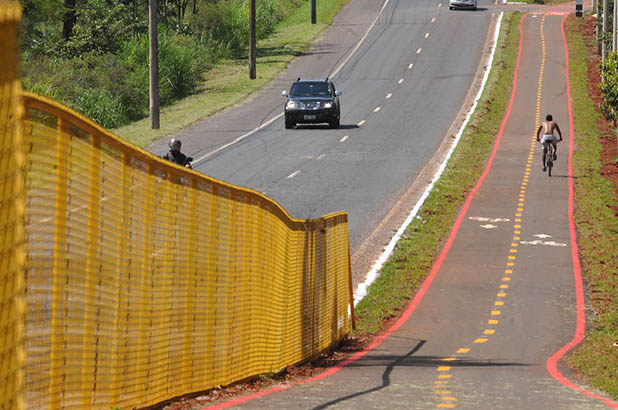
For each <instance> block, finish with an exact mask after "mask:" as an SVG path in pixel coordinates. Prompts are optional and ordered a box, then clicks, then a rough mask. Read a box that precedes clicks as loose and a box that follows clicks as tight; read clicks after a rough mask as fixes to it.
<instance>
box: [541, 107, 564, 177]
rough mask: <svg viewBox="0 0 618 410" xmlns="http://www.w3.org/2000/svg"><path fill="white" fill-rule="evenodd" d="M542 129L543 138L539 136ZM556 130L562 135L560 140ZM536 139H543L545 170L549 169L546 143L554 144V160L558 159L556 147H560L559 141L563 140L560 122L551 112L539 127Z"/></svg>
mask: <svg viewBox="0 0 618 410" xmlns="http://www.w3.org/2000/svg"><path fill="white" fill-rule="evenodd" d="M541 130H542V131H543V138H539V135H541ZM554 131H558V135H559V136H560V139H559V140H556V136H555V135H554ZM536 140H537V141H541V144H543V171H547V166H546V158H545V157H546V156H547V147H546V146H545V143H547V142H551V143H552V144H553V145H554V158H553V159H554V161H555V160H556V159H558V155H556V149H557V148H558V147H557V145H558V142H559V141H562V131H560V127H559V126H558V123H557V122H556V121H554V118H553V117H552V115H551V114H547V116H546V117H545V121H543V123H542V124H541V125H539V129H538V130H536Z"/></svg>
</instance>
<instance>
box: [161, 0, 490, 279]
mask: <svg viewBox="0 0 618 410" xmlns="http://www.w3.org/2000/svg"><path fill="white" fill-rule="evenodd" d="M480 4H481V8H480V9H479V11H478V12H466V11H461V12H450V11H449V10H448V6H447V5H448V3H446V2H445V0H419V1H413V2H410V1H402V0H386V1H384V2H376V1H373V0H352V1H350V3H348V5H347V6H346V7H344V8H343V9H342V11H341V12H340V13H339V15H338V16H337V17H336V18H335V20H334V23H333V25H332V26H331V27H329V28H328V29H327V30H326V31H325V32H324V33H323V34H322V35H321V36H320V38H319V39H318V41H316V43H315V44H314V45H313V46H312V47H311V48H310V50H309V51H308V52H307V53H306V54H305V55H303V56H301V57H299V58H297V59H296V60H295V61H294V62H293V63H292V64H291V65H290V66H289V67H288V69H286V70H285V71H284V72H283V73H281V75H279V76H278V77H277V78H276V79H275V80H274V82H273V83H272V84H271V85H270V86H268V87H266V89H264V90H262V91H261V92H259V93H257V95H255V96H253V97H252V98H251V99H250V100H249V101H248V102H246V103H243V104H242V105H240V106H238V107H234V108H233V109H229V110H226V111H225V112H222V113H220V114H218V115H215V116H213V117H212V118H209V119H207V120H205V121H202V122H199V123H197V124H195V125H194V126H192V127H189V128H188V129H186V130H185V131H183V132H182V134H181V135H179V136H180V138H181V139H182V141H183V144H184V145H183V151H185V152H186V153H187V154H189V155H191V156H193V157H195V158H199V157H200V156H203V155H205V154H207V153H209V152H211V151H213V150H216V149H218V148H219V147H221V146H223V145H225V144H226V143H229V142H230V141H232V140H234V139H236V138H237V137H239V136H241V135H243V134H246V133H247V132H249V131H251V130H253V129H254V128H256V127H258V126H260V124H263V123H264V122H267V121H268V120H269V119H271V118H272V117H275V116H276V115H278V114H280V113H281V112H282V110H283V104H284V102H285V100H284V98H283V97H282V96H281V91H282V90H284V89H289V87H290V85H291V83H292V81H293V79H295V78H297V77H299V76H302V77H325V76H328V75H331V74H332V73H333V72H335V71H337V69H338V68H339V67H340V66H341V64H342V63H345V64H344V65H343V67H342V68H341V69H340V70H338V71H337V73H336V74H335V75H334V77H332V78H333V80H334V82H335V85H336V87H337V88H338V89H340V90H342V91H343V93H344V94H343V96H342V125H341V128H340V129H337V130H330V129H328V128H327V127H326V126H301V127H299V128H298V129H295V130H285V129H284V125H283V120H282V119H281V118H279V119H278V120H276V121H274V122H272V123H271V124H269V125H268V126H266V127H265V128H264V129H262V130H261V131H259V132H256V133H254V134H252V135H250V136H249V137H247V138H245V139H244V140H242V141H241V142H239V143H237V144H235V145H233V146H230V147H229V148H227V149H225V150H222V151H220V152H218V153H217V154H216V155H213V156H210V157H209V158H207V159H206V160H204V161H202V162H199V163H198V164H197V166H196V169H197V170H199V171H202V172H204V173H206V174H208V175H211V176H214V177H216V178H219V179H222V180H225V181H227V182H231V183H233V184H237V185H241V186H246V187H249V188H253V189H256V190H258V191H261V192H263V193H265V194H266V195H268V196H270V197H271V198H273V199H275V200H276V201H278V202H279V203H280V204H281V205H282V206H283V207H284V208H285V209H286V210H287V211H288V212H289V213H290V214H291V215H292V216H294V217H297V218H314V217H318V216H321V215H324V214H327V213H330V212H334V211H339V210H346V211H348V212H349V216H350V219H349V221H350V225H349V230H350V242H351V251H352V253H353V255H355V252H356V251H358V250H359V248H360V247H361V244H362V243H363V241H365V240H366V239H367V238H368V237H369V236H370V235H371V233H372V232H373V231H374V230H375V228H376V226H378V224H379V223H380V222H381V221H382V220H383V219H384V218H385V216H386V215H387V214H388V213H389V212H390V211H391V210H392V208H393V204H394V203H395V202H396V201H397V200H398V199H399V198H400V197H401V196H402V195H404V194H405V193H406V191H407V190H408V188H409V187H410V186H411V185H412V183H413V182H414V181H415V179H416V178H417V176H418V175H419V173H420V171H421V170H422V169H423V167H424V166H425V165H426V164H427V162H428V161H429V160H430V158H431V157H432V156H433V155H434V153H436V150H437V149H438V147H439V146H440V144H441V143H442V141H443V140H444V139H445V137H446V135H447V131H448V130H449V127H450V126H451V123H452V122H453V121H454V120H455V118H456V117H457V114H458V113H459V111H460V109H461V107H462V104H463V102H464V99H465V97H466V95H467V93H468V90H469V89H470V86H471V83H472V80H473V78H474V77H475V74H476V72H477V68H478V65H479V60H480V57H481V55H482V53H483V51H484V44H485V40H486V38H487V36H488V31H489V26H490V23H491V21H492V15H491V12H489V11H488V10H487V9H484V8H483V6H482V5H483V4H484V3H483V1H481V3H480ZM445 5H446V6H445ZM383 6H384V9H383V10H382V12H381V14H380V10H381V9H382V8H383ZM378 15H379V18H378V19H377V21H376V23H375V26H373V28H372V29H371V31H370V32H369V33H368V35H367V37H366V38H365V39H364V40H363V42H362V44H361V46H360V48H358V50H354V49H355V45H356V44H357V43H358V41H359V39H361V38H362V37H363V36H364V35H365V33H366V32H367V29H368V28H369V27H370V26H371V24H372V23H373V22H374V19H375V18H376V16H378ZM353 51H354V53H353V54H352V52H353ZM258 71H259V67H258ZM164 144H165V141H160V142H159V143H157V144H155V145H153V146H152V147H151V150H153V151H154V152H164V150H165V148H164ZM406 206H407V208H406V207H403V208H405V209H402V210H401V212H400V214H401V215H399V219H397V218H393V220H392V223H391V224H390V225H388V224H387V225H383V226H382V227H381V228H382V230H381V236H380V235H378V236H376V237H375V238H374V239H373V242H372V243H370V244H369V246H368V245H367V244H365V246H364V247H363V249H362V251H359V252H356V255H355V256H354V257H353V261H358V259H359V258H362V257H364V258H365V263H364V264H363V263H355V264H354V267H355V269H354V283H355V284H356V283H358V282H359V281H360V280H362V279H363V277H364V275H365V274H366V272H367V270H365V269H362V268H358V266H363V267H366V266H367V264H368V263H370V262H372V261H373V260H375V259H377V256H378V255H379V252H380V251H381V249H382V246H383V245H385V243H387V242H388V240H389V239H390V236H392V234H393V231H394V230H396V229H397V228H398V227H399V225H400V224H401V221H402V220H403V219H405V216H406V215H407V212H408V211H409V209H411V207H412V206H413V203H408V204H407V205H406ZM391 217H392V215H391ZM359 254H362V255H360V256H359Z"/></svg>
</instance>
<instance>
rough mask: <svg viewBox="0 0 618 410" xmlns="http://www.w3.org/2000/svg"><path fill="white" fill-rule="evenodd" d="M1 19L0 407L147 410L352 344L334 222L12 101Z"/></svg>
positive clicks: (9, 35)
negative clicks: (295, 212)
mask: <svg viewBox="0 0 618 410" xmlns="http://www.w3.org/2000/svg"><path fill="white" fill-rule="evenodd" d="M8 10H13V9H12V8H9V7H6V6H5V5H4V3H2V0H0V25H1V27H2V28H1V29H2V30H3V31H2V33H1V35H2V36H1V37H0V44H1V45H2V48H1V50H2V53H3V54H2V56H1V57H2V58H3V62H4V61H11V62H12V64H13V65H10V64H9V66H10V67H7V65H5V64H4V63H3V64H2V66H1V68H0V75H1V76H2V77H1V79H2V91H1V92H2V94H1V95H0V98H1V101H2V116H1V117H0V130H1V131H2V134H1V136H0V138H2V145H1V147H0V149H1V150H2V159H1V168H0V177H1V178H2V179H3V181H2V184H3V187H4V189H3V191H2V194H1V195H2V196H1V198H0V200H1V201H2V202H1V203H2V212H1V214H0V216H1V219H0V223H1V226H2V229H3V230H2V234H1V235H2V236H1V238H2V242H1V244H2V271H1V274H2V283H1V284H0V286H2V292H0V296H1V297H2V299H1V300H0V302H1V303H2V305H1V309H2V310H1V311H0V313H1V316H0V326H1V329H0V330H1V331H2V332H3V334H2V335H0V343H1V344H0V349H1V350H0V352H1V354H2V356H1V357H0V360H1V363H0V364H1V367H0V377H1V379H0V407H2V408H10V409H14V408H23V407H24V406H25V407H26V408H28V409H38V408H53V409H56V408H98V409H109V408H110V407H115V406H118V407H120V408H123V409H124V408H133V407H134V406H135V407H145V406H150V405H153V404H156V403H159V402H161V401H164V400H168V399H171V398H174V397H176V396H179V395H183V394H187V393H190V392H197V391H201V390H206V389H209V388H212V387H215V386H218V385H226V384H229V383H231V382H234V381H237V380H240V379H244V378H246V377H249V376H252V375H256V374H260V373H267V372H272V371H276V370H278V369H281V368H283V367H284V366H286V365H289V364H293V363H297V362H299V361H302V360H304V359H307V358H310V357H312V356H315V355H316V354H318V353H319V352H321V351H324V350H325V349H327V348H328V347H330V346H332V345H333V344H335V343H337V342H338V341H339V340H340V339H341V338H343V337H344V336H345V335H346V334H347V333H348V331H349V317H348V303H349V301H350V286H351V283H350V271H349V269H350V268H349V245H348V226H347V214H346V213H345V212H341V213H336V214H331V215H327V216H325V217H323V218H319V219H314V220H299V219H293V218H291V217H290V216H289V215H288V214H287V213H286V211H285V210H284V209H283V208H281V206H279V205H278V204H277V203H276V202H274V201H273V200H271V199H269V198H267V197H265V196H264V195H262V194H260V193H258V192H255V191H252V190H250V189H246V188H241V187H237V186H233V185H230V184H226V183H224V182H221V181H218V180H215V179H213V178H209V177H207V176H205V175H202V174H200V173H197V172H194V171H191V170H187V169H185V168H181V167H178V166H176V165H174V164H172V163H170V162H167V161H163V160H161V159H159V158H157V157H156V156H154V155H151V154H149V153H147V152H145V151H143V150H140V149H137V148H135V147H133V146H131V145H129V144H127V143H126V142H124V141H122V140H121V139H119V138H117V137H115V136H114V135H112V134H111V133H109V132H108V131H106V130H104V129H103V128H101V127H99V126H98V125H96V124H95V123H93V122H92V121H90V120H88V119H87V118H85V117H83V116H81V115H80V114H78V113H76V112H74V111H72V110H71V109H68V108H66V107H64V106H62V105H60V104H58V103H56V102H54V101H51V100H48V99H46V98H43V97H40V96H36V95H34V94H29V93H22V92H21V89H20V88H19V81H18V77H17V73H16V72H15V73H13V74H11V72H10V69H15V70H16V67H17V52H16V50H15V48H16V40H15V35H14V34H15V30H16V27H17V25H18V20H19V16H18V15H17V14H15V13H17V11H12V12H13V13H14V14H15V16H14V17H16V18H14V19H13V20H11V19H10V18H8V19H7V17H6V16H9V15H10V13H9V11H8ZM14 10H18V9H14ZM3 13H4V14H3ZM3 19H4V20H3ZM6 21H9V24H8V25H7V24H6V23H5V22H6ZM5 30H12V31H11V32H5ZM5 45H9V47H7V48H5V47H4V46H5ZM11 47H12V50H13V52H14V53H15V56H14V58H13V59H12V60H10V59H9V60H7V59H5V58H4V53H5V52H6V50H7V49H11ZM20 95H21V99H20V97H19V96H20ZM20 104H22V105H23V107H25V111H23V109H22V111H21V112H22V113H23V114H20ZM22 117H23V118H22ZM20 149H23V153H20V152H21V151H20ZM24 154H25V155H24ZM24 172H25V174H26V175H25V189H24V182H23V181H24V175H23V174H24ZM24 232H25V233H24ZM24 235H25V241H24ZM24 264H25V268H24ZM24 269H25V271H24ZM24 298H25V302H26V303H25V305H26V307H25V309H24V307H23V306H24ZM24 310H25V312H24ZM22 329H23V330H22ZM22 333H23V337H22ZM22 347H23V348H22ZM24 351H25V357H26V359H25V360H24V359H23V357H24ZM24 385H25V388H24Z"/></svg>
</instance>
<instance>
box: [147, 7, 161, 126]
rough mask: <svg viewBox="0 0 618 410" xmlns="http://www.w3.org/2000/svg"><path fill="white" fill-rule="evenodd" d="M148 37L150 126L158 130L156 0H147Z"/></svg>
mask: <svg viewBox="0 0 618 410" xmlns="http://www.w3.org/2000/svg"><path fill="white" fill-rule="evenodd" d="M148 28H149V30H148V39H149V41H150V53H149V63H150V128H152V129H153V130H158V129H159V127H160V122H159V36H158V29H157V0H149V1H148Z"/></svg>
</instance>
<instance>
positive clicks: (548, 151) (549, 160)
mask: <svg viewBox="0 0 618 410" xmlns="http://www.w3.org/2000/svg"><path fill="white" fill-rule="evenodd" d="M543 148H545V166H546V167H547V175H549V176H550V177H551V169H552V167H553V166H554V144H552V143H551V142H544V143H543Z"/></svg>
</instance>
